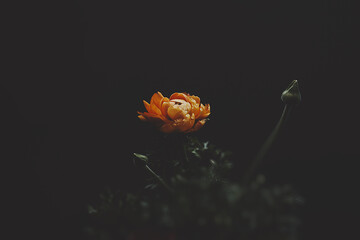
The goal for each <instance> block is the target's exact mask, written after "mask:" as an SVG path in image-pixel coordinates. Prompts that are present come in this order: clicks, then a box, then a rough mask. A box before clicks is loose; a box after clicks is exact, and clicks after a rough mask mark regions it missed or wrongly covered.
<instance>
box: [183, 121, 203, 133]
mask: <svg viewBox="0 0 360 240" xmlns="http://www.w3.org/2000/svg"><path fill="white" fill-rule="evenodd" d="M205 123H206V119H202V120H200V121H197V122H196V123H195V125H194V127H193V128H191V129H189V130H188V131H187V132H188V133H190V132H196V131H197V130H199V129H200V128H202V127H203V126H204V125H205Z"/></svg>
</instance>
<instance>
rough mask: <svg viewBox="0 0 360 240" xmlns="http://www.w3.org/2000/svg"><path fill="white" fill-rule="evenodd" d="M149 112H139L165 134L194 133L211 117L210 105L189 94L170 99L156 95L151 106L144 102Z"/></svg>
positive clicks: (176, 95)
mask: <svg viewBox="0 0 360 240" xmlns="http://www.w3.org/2000/svg"><path fill="white" fill-rule="evenodd" d="M143 102H144V105H145V108H146V110H147V112H143V113H142V112H138V114H139V116H138V117H139V118H140V119H141V120H143V121H148V122H152V123H154V124H155V125H156V126H157V127H158V128H159V129H160V131H162V132H164V133H172V132H184V133H188V132H194V131H197V130H199V129H200V128H201V127H202V126H204V124H205V122H206V120H207V119H206V118H207V117H208V116H209V115H210V105H209V104H205V106H204V105H203V104H202V103H200V98H199V97H197V96H190V95H189V94H187V93H174V94H172V95H171V96H170V98H167V97H164V96H163V95H162V94H161V93H160V92H157V93H154V95H153V96H152V97H151V100H150V104H149V103H148V102H146V101H145V100H143Z"/></svg>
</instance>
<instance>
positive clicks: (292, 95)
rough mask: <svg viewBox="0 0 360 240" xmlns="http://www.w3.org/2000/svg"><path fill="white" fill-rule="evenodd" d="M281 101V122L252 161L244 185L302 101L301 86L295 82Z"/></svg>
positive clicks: (282, 95) (284, 93) (282, 96)
mask: <svg viewBox="0 0 360 240" xmlns="http://www.w3.org/2000/svg"><path fill="white" fill-rule="evenodd" d="M281 100H282V101H283V102H284V103H285V106H284V110H283V112H282V114H281V117H280V120H279V122H278V123H277V125H276V126H275V128H274V130H273V131H272V133H271V134H270V136H269V137H268V138H267V139H266V141H265V143H264V144H263V145H262V146H261V148H260V150H259V152H258V153H257V155H256V156H255V158H254V160H253V161H252V163H251V165H250V168H249V170H248V171H247V173H246V174H245V177H244V183H245V184H248V183H249V181H250V178H251V177H252V175H253V173H254V171H255V170H256V168H257V167H258V166H259V165H260V163H261V161H262V160H263V158H264V157H265V155H266V153H267V152H268V151H269V149H270V147H271V145H272V144H273V143H274V141H275V140H276V138H277V137H278V135H279V132H280V130H281V128H282V127H283V125H284V122H285V121H286V120H287V118H288V116H289V114H290V112H291V110H292V108H293V107H294V106H295V105H297V104H299V103H300V101H301V94H300V90H299V84H298V81H297V80H293V81H292V82H291V83H290V85H289V87H288V88H287V89H285V91H284V92H283V93H282V94H281Z"/></svg>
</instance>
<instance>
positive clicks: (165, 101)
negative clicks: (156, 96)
mask: <svg viewBox="0 0 360 240" xmlns="http://www.w3.org/2000/svg"><path fill="white" fill-rule="evenodd" d="M168 103H169V99H168V98H167V97H164V98H163V99H161V101H160V111H161V113H162V115H163V116H164V117H166V118H169V116H168V114H167V109H168V108H169V106H170V105H169V104H168Z"/></svg>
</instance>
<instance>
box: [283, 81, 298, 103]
mask: <svg viewBox="0 0 360 240" xmlns="http://www.w3.org/2000/svg"><path fill="white" fill-rule="evenodd" d="M281 100H282V101H283V102H284V103H285V104H293V105H296V104H299V103H300V101H301V94H300V90H299V84H298V81H297V80H293V81H292V82H291V83H290V85H289V87H288V88H287V89H285V91H284V92H283V93H282V94H281Z"/></svg>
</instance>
